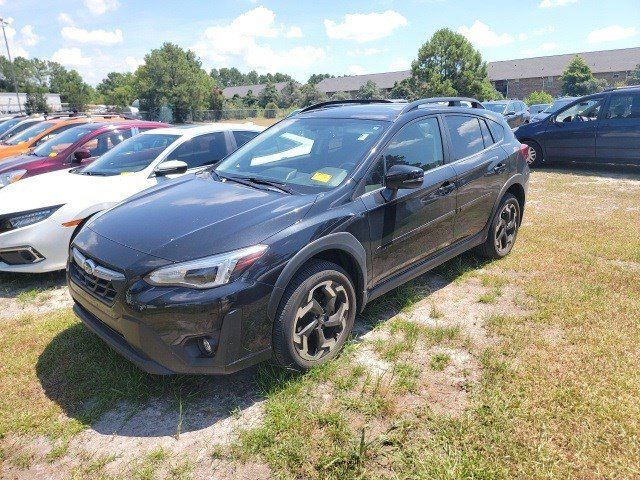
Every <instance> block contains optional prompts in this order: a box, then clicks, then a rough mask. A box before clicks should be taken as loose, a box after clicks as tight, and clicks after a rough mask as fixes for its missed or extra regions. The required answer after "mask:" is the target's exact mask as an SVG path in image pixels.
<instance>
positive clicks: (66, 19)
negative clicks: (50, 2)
mask: <svg viewBox="0 0 640 480" xmlns="http://www.w3.org/2000/svg"><path fill="white" fill-rule="evenodd" d="M58 21H59V22H60V23H64V24H65V25H73V24H74V21H73V18H71V15H69V14H68V13H65V12H60V13H59V14H58Z"/></svg>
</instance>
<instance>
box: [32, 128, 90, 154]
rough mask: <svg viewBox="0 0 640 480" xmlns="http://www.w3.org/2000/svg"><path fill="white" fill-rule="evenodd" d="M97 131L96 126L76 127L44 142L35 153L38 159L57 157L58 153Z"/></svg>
mask: <svg viewBox="0 0 640 480" xmlns="http://www.w3.org/2000/svg"><path fill="white" fill-rule="evenodd" d="M94 129H95V125H80V126H75V127H73V128H71V129H69V130H67V131H66V132H64V133H61V134H60V135H56V136H55V137H53V138H52V139H50V140H49V141H47V142H43V143H42V145H40V146H39V147H38V148H36V149H35V150H34V151H33V154H34V155H37V156H38V157H47V156H51V157H55V156H56V155H57V154H58V153H60V152H61V151H62V150H64V149H65V148H67V147H70V146H71V145H72V144H74V143H76V142H77V141H78V140H80V139H81V138H82V137H84V136H85V135H88V134H89V133H91V132H92V131H93V130H94Z"/></svg>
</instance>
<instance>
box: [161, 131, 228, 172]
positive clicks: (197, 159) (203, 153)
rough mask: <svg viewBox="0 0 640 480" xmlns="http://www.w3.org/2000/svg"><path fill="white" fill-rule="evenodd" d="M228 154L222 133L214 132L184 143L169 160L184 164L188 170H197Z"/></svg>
mask: <svg viewBox="0 0 640 480" xmlns="http://www.w3.org/2000/svg"><path fill="white" fill-rule="evenodd" d="M228 153H229V152H228V149H227V142H226V140H225V135H224V132H214V133H207V134H205V135H200V136H197V137H194V138H192V139H191V140H188V141H186V142H185V143H183V144H182V145H180V146H179V147H178V148H177V149H176V150H175V151H174V152H173V153H172V154H171V155H170V159H171V160H180V161H182V162H185V163H186V164H187V165H188V167H189V168H197V167H203V166H205V165H213V164H214V163H217V162H219V161H220V160H222V159H223V158H224V157H226V156H227V155H228Z"/></svg>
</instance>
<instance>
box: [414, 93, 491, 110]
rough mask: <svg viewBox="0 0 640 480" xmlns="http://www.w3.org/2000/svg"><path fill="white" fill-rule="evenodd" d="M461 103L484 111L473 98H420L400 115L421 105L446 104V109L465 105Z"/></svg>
mask: <svg viewBox="0 0 640 480" xmlns="http://www.w3.org/2000/svg"><path fill="white" fill-rule="evenodd" d="M462 102H468V103H469V104H470V105H471V108H481V109H484V106H483V105H482V103H480V101H479V100H476V99H475V98H468V97H432V98H421V99H420V100H416V101H415V102H411V103H409V104H408V105H407V106H406V107H404V108H403V109H402V113H407V112H410V111H411V110H415V109H417V108H419V107H421V106H422V105H430V104H434V103H446V104H447V105H446V106H447V107H464V106H465V105H463V104H462Z"/></svg>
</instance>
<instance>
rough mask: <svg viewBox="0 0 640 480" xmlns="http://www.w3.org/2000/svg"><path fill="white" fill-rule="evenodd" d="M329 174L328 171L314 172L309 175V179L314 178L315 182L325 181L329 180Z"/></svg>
mask: <svg viewBox="0 0 640 480" xmlns="http://www.w3.org/2000/svg"><path fill="white" fill-rule="evenodd" d="M331 177H332V176H331V175H329V174H328V173H322V172H316V173H314V174H313V175H312V176H311V180H315V181H316V182H322V183H327V182H328V181H329V180H331Z"/></svg>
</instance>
